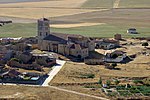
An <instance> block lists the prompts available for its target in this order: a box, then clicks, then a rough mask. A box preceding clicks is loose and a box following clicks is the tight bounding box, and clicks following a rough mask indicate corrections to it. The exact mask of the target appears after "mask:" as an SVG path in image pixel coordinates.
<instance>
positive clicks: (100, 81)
mask: <svg viewBox="0 0 150 100" xmlns="http://www.w3.org/2000/svg"><path fill="white" fill-rule="evenodd" d="M98 84H101V85H102V78H101V77H100V79H99V81H98Z"/></svg>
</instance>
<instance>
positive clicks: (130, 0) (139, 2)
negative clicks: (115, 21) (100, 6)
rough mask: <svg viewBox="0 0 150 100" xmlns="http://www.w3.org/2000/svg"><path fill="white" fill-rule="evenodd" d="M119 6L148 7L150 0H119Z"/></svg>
mask: <svg viewBox="0 0 150 100" xmlns="http://www.w3.org/2000/svg"><path fill="white" fill-rule="evenodd" d="M119 7H121V8H138V7H141V8H143V7H144V8H145V7H150V0H120V4H119Z"/></svg>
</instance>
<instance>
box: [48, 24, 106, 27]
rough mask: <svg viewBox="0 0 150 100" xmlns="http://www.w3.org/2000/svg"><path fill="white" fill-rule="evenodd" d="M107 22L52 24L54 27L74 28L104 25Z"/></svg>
mask: <svg viewBox="0 0 150 100" xmlns="http://www.w3.org/2000/svg"><path fill="white" fill-rule="evenodd" d="M103 24H105V23H75V24H52V25H50V26H51V27H54V28H73V27H81V26H93V25H103Z"/></svg>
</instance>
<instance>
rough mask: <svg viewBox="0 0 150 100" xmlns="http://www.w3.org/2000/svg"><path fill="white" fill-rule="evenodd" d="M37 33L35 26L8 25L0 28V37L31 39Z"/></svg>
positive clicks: (30, 24)
mask: <svg viewBox="0 0 150 100" xmlns="http://www.w3.org/2000/svg"><path fill="white" fill-rule="evenodd" d="M36 33H37V29H36V24H32V23H29V24H28V23H27V24H23V23H21V24H19V23H15V24H8V25H5V26H3V27H0V37H31V36H35V35H36Z"/></svg>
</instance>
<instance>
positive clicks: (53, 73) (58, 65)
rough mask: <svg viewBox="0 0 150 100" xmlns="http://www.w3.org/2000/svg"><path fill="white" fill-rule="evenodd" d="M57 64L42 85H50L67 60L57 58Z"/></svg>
mask: <svg viewBox="0 0 150 100" xmlns="http://www.w3.org/2000/svg"><path fill="white" fill-rule="evenodd" d="M56 62H57V65H55V66H54V67H53V69H52V70H51V71H50V72H49V73H48V75H49V77H48V78H47V79H46V80H45V81H44V83H43V84H42V86H49V85H48V83H49V82H50V81H51V80H52V79H53V78H54V77H55V75H56V74H57V73H58V72H59V71H60V69H61V68H62V67H63V65H64V64H65V63H66V61H62V60H57V61H56Z"/></svg>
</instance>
